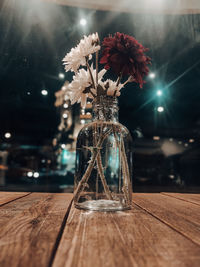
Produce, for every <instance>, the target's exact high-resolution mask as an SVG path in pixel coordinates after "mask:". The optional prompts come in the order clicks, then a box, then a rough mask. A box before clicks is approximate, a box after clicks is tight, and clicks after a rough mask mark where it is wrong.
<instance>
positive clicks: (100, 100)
mask: <svg viewBox="0 0 200 267" xmlns="http://www.w3.org/2000/svg"><path fill="white" fill-rule="evenodd" d="M117 104H118V100H117V97H116V96H107V95H102V96H98V97H96V98H95V99H94V100H93V105H94V106H96V105H103V106H107V107H109V106H110V105H112V106H113V105H117Z"/></svg>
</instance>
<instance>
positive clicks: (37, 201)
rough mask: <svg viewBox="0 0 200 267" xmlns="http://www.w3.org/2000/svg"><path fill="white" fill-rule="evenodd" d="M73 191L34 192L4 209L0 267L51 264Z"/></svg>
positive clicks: (0, 221)
mask: <svg viewBox="0 0 200 267" xmlns="http://www.w3.org/2000/svg"><path fill="white" fill-rule="evenodd" d="M71 199H72V194H49V193H32V194H31V195H28V196H26V197H24V198H20V199H18V200H16V201H13V202H10V203H9V204H7V205H4V206H2V207H1V208H0V229H1V231H0V251H1V253H0V266H1V267H4V266H6V267H7V266H12V267H15V266H20V267H27V266H34V267H35V266H40V267H43V266H49V263H50V261H51V257H52V253H53V251H54V249H55V248H56V245H57V242H58V241H59V240H58V239H59V235H60V229H61V225H62V223H63V221H64V219H65V216H66V213H67V211H68V208H69V205H70V202H71Z"/></svg>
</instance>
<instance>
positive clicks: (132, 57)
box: [100, 32, 151, 88]
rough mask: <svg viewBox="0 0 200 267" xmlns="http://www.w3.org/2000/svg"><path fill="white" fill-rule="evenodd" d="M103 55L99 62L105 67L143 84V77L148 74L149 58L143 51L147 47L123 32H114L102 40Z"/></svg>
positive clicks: (146, 49)
mask: <svg viewBox="0 0 200 267" xmlns="http://www.w3.org/2000/svg"><path fill="white" fill-rule="evenodd" d="M103 47H104V50H103V56H102V58H101V60H100V63H102V64H105V66H104V68H105V69H107V70H108V69H112V70H113V71H114V72H115V73H116V74H117V75H129V76H132V77H133V80H134V81H135V82H137V83H139V85H140V88H142V86H143V83H144V81H143V77H144V76H145V75H147V74H148V72H149V68H148V67H147V64H150V63H151V58H150V57H148V56H146V55H145V54H144V52H146V51H148V50H149V49H148V48H145V47H144V46H142V45H141V44H140V43H139V42H138V41H137V40H136V39H135V38H133V37H132V36H129V35H127V34H124V33H119V32H117V33H115V35H114V37H112V36H111V35H110V36H109V37H106V38H104V40H103Z"/></svg>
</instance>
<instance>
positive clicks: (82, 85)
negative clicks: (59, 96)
mask: <svg viewBox="0 0 200 267" xmlns="http://www.w3.org/2000/svg"><path fill="white" fill-rule="evenodd" d="M90 69H91V73H92V76H93V80H94V81H95V77H96V70H95V69H93V66H91V67H90ZM105 72H106V70H105V69H103V70H101V71H100V72H99V73H98V79H99V82H100V80H101V79H102V77H103V75H104V74H105ZM95 87H96V85H95V86H94V85H93V82H92V79H91V76H90V73H89V70H85V69H83V68H82V69H80V70H79V71H78V72H77V73H76V75H74V76H73V81H72V82H71V84H70V85H69V86H68V88H69V90H70V101H71V104H72V105H73V104H74V103H76V102H77V103H81V106H82V107H85V106H86V102H87V98H88V97H89V98H92V99H93V98H94V96H96V88H95Z"/></svg>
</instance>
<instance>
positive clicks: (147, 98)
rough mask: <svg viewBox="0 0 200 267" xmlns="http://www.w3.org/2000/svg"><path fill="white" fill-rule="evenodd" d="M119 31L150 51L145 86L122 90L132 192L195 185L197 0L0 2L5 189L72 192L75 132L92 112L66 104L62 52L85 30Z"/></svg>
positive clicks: (199, 155)
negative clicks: (130, 142) (129, 138)
mask: <svg viewBox="0 0 200 267" xmlns="http://www.w3.org/2000/svg"><path fill="white" fill-rule="evenodd" d="M138 2H139V3H138ZM117 31H118V32H123V33H126V34H129V35H132V36H134V37H135V38H136V39H137V40H138V41H139V42H140V43H142V44H143V45H144V46H145V47H148V48H149V49H150V50H149V52H148V55H149V56H150V57H151V58H152V65H151V66H150V73H149V75H148V77H146V84H145V85H144V87H143V89H140V88H139V86H138V85H136V84H134V83H131V84H128V85H127V86H126V88H125V89H123V90H122V92H121V96H120V98H119V108H120V112H119V120H120V122H121V123H122V124H124V125H125V126H126V127H127V128H128V129H129V130H130V132H131V135H132V137H133V140H134V148H133V153H134V167H133V173H134V176H133V190H134V191H136V192H159V191H181V192H198V191H199V188H200V175H199V173H200V2H199V1H198V0H193V1H184V0H181V1H172V0H168V1H167V0H148V1H147V0H141V1H136V0H132V1H130V0H124V1H119V0H118V1H116V0H110V1H109V3H107V1H105V0H101V1H99V3H97V1H95V0H86V1H81V0H71V1H70V0H69V1H68V0H57V1H56V0H46V1H45V0H29V1H27V0H3V1H1V2H0V36H1V39H0V58H1V60H0V190H4V191H5V190H9V191H47V192H64V191H65V192H71V191H72V190H73V175H74V167H75V166H74V160H75V146H76V138H77V134H78V131H79V130H80V128H81V127H82V125H84V124H85V123H87V122H89V121H90V120H91V111H92V110H91V103H88V104H87V106H86V109H81V108H80V106H79V105H74V106H73V107H72V106H71V105H70V102H69V98H68V95H66V94H65V88H66V86H67V84H68V82H70V81H71V79H72V73H70V72H68V73H65V72H64V68H63V65H62V59H63V57H64V56H65V54H66V53H67V52H69V51H70V49H71V48H72V47H74V46H75V45H77V44H78V43H79V41H80V39H81V38H82V37H83V35H84V34H85V35H88V34H91V33H93V32H98V33H99V36H100V39H101V40H103V38H104V37H106V36H107V35H108V34H114V33H115V32H117ZM100 67H101V68H102V66H100Z"/></svg>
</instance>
